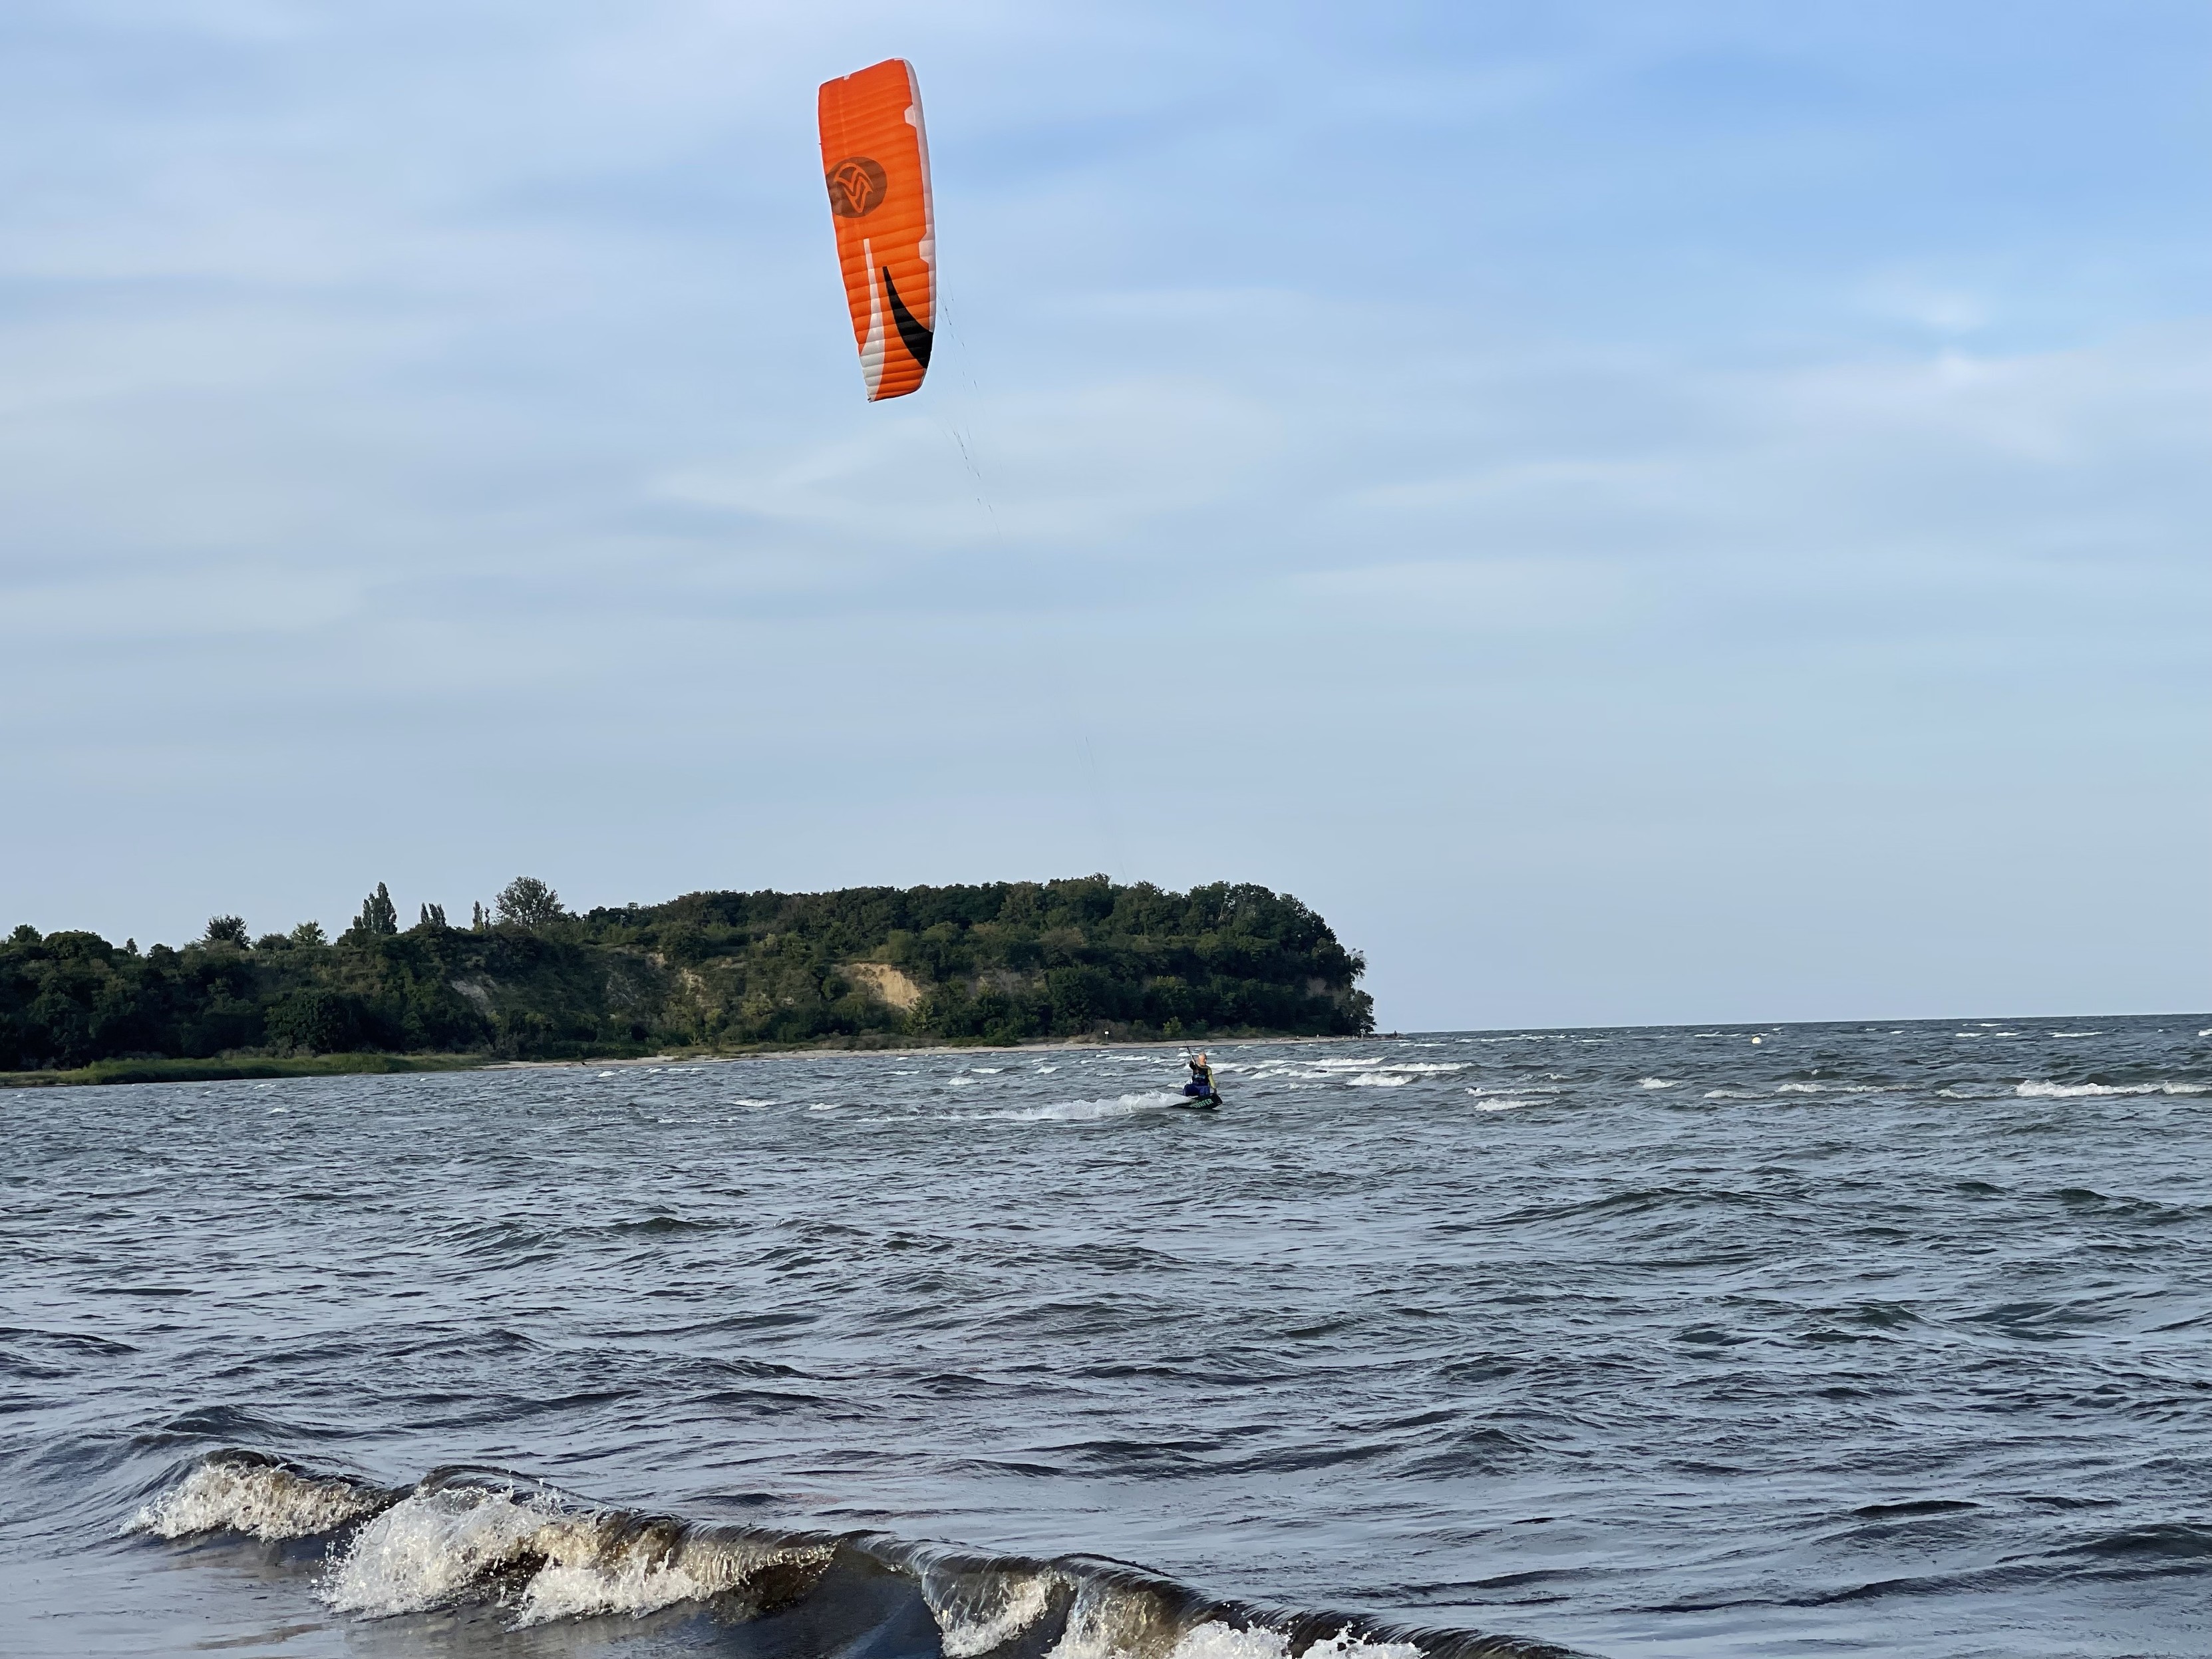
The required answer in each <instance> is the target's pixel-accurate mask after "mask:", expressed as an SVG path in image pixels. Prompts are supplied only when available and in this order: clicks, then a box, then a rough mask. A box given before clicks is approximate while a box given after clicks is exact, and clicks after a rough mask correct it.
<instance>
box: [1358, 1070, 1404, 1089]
mask: <svg viewBox="0 0 2212 1659" xmlns="http://www.w3.org/2000/svg"><path fill="white" fill-rule="evenodd" d="M1412 1081H1413V1079H1411V1078H1409V1077H1400V1076H1397V1075H1395V1074H1393V1073H1389V1072H1361V1073H1358V1074H1356V1075H1354V1076H1352V1077H1348V1078H1346V1079H1344V1085H1345V1087H1346V1088H1347V1089H1362V1088H1375V1089H1402V1088H1404V1087H1405V1086H1406V1085H1407V1084H1408V1083H1411V1082H1412Z"/></svg>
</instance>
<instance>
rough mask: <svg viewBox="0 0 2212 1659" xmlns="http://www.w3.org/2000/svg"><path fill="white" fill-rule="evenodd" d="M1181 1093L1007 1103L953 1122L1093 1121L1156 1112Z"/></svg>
mask: <svg viewBox="0 0 2212 1659" xmlns="http://www.w3.org/2000/svg"><path fill="white" fill-rule="evenodd" d="M1182 1098H1183V1097H1182V1096H1181V1095H1176V1094H1169V1093H1167V1092H1166V1091H1156V1092H1152V1093H1146V1094H1127V1095H1121V1096H1117V1097H1115V1098H1114V1099H1112V1100H1053V1101H1045V1102H1042V1103H1040V1104H1038V1105H1035V1106H1007V1107H1002V1108H1000V1109H999V1110H997V1111H988V1112H955V1113H952V1114H951V1117H950V1121H952V1122H955V1123H1096V1122H1097V1121H1100V1120H1101V1119H1103V1118H1114V1117H1127V1116H1128V1115H1130V1114H1132V1113H1134V1112H1150V1111H1158V1110H1160V1109H1164V1108H1165V1107H1169V1106H1173V1105H1175V1104H1176V1103H1178V1102H1180V1101H1181V1100H1182Z"/></svg>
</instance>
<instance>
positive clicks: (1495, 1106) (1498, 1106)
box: [1468, 1089, 1535, 1112]
mask: <svg viewBox="0 0 2212 1659" xmlns="http://www.w3.org/2000/svg"><path fill="white" fill-rule="evenodd" d="M1481 1092H1482V1091H1481V1090H1480V1089H1469V1090H1468V1093H1469V1094H1471V1095H1479V1094H1480V1093H1481ZM1534 1104H1535V1102H1534V1101H1533V1100H1521V1099H1517V1098H1516V1097H1514V1096H1512V1095H1492V1096H1491V1097H1488V1098H1487V1099H1484V1100H1478V1101H1476V1102H1475V1103H1474V1109H1475V1110H1476V1111H1478V1112H1510V1111H1512V1110H1513V1109H1516V1107H1521V1106H1534Z"/></svg>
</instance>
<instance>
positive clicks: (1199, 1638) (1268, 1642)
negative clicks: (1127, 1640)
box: [1168, 1620, 1421, 1659]
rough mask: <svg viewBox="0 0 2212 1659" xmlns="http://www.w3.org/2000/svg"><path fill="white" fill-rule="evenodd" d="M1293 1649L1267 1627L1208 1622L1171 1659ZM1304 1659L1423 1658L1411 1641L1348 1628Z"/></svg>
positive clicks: (1263, 1657) (1271, 1658)
mask: <svg viewBox="0 0 2212 1659" xmlns="http://www.w3.org/2000/svg"><path fill="white" fill-rule="evenodd" d="M1290 1650H1291V1639H1290V1638H1289V1637H1288V1636H1286V1635H1285V1634H1284V1633H1283V1632H1280V1631H1276V1630H1269V1629H1267V1627H1266V1626H1264V1625H1261V1626H1249V1627H1248V1628H1246V1629H1243V1630H1238V1629H1237V1628H1235V1627H1234V1626H1230V1625H1225V1624H1223V1623H1222V1622H1221V1621H1220V1620H1207V1621H1206V1623H1205V1624H1202V1625H1199V1626H1194V1628H1192V1629H1190V1630H1188V1631H1186V1632H1183V1634H1182V1637H1181V1638H1179V1639H1178V1640H1177V1641H1176V1644H1175V1646H1174V1647H1173V1648H1171V1649H1170V1650H1169V1652H1168V1659H1286V1656H1287V1655H1288V1654H1289V1653H1290ZM1302 1659H1421V1650H1420V1649H1419V1648H1418V1647H1416V1646H1415V1645H1414V1644H1413V1643H1411V1642H1370V1641H1369V1640H1368V1639H1367V1638H1364V1637H1361V1636H1354V1635H1353V1634H1352V1627H1351V1626H1348V1625H1347V1626H1345V1627H1344V1628H1343V1629H1342V1630H1340V1631H1339V1632H1337V1633H1336V1634H1335V1635H1334V1636H1327V1637H1323V1638H1322V1639H1321V1640H1320V1641H1318V1642H1316V1643H1314V1644H1311V1645H1310V1646H1309V1647H1308V1648H1307V1649H1306V1650H1305V1654H1304V1656H1302Z"/></svg>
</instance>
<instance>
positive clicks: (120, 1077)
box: [0, 1036, 1378, 1089]
mask: <svg viewBox="0 0 2212 1659" xmlns="http://www.w3.org/2000/svg"><path fill="white" fill-rule="evenodd" d="M1377 1040H1378V1039H1376V1038H1375V1037H1349V1036H1225V1037H1206V1038H1191V1037H1158V1038H1152V1037H1146V1038H1133V1039H1131V1040H1129V1041H1127V1042H1097V1041H1096V1040H1089V1041H1085V1040H1078V1039H1069V1040H1066V1041H1061V1042H1011V1043H1010V1042H938V1043H927V1044H921V1045H905V1046H902V1047H898V1048H858V1047H852V1046H846V1045H839V1046H836V1047H825V1046H823V1045H821V1044H817V1043H793V1044H791V1045H789V1046H788V1047H775V1048H746V1049H743V1050H739V1051H736V1052H727V1051H708V1052H701V1053H693V1054H621V1055H592V1054H586V1055H581V1056H579V1057H578V1058H576V1059H574V1060H500V1059H496V1058H495V1057H494V1056H492V1055H489V1054H377V1053H362V1054H300V1055H274V1054H239V1055H235V1056H232V1055H224V1056H219V1057H216V1058H212V1059H203V1060H192V1059H179V1060H96V1061H94V1063H93V1064H92V1065H89V1066H78V1067H76V1068H74V1069H72V1070H70V1071H53V1072H0V1089H78V1088H112V1087H118V1086H125V1085H136V1084H156V1083H246V1082H266V1081H273V1080H276V1079H284V1078H298V1077H380V1076H396V1075H398V1074H401V1073H423V1072H543V1071H573V1070H575V1069H577V1068H579V1067H583V1066H591V1067H594V1068H597V1069H599V1070H601V1071H612V1070H618V1069H623V1068H640V1067H646V1066H659V1067H663V1068H665V1067H668V1066H720V1065H730V1064H733V1063H735V1062H738V1061H740V1060H789V1059H792V1058H794V1057H796V1056H798V1055H801V1054H881V1055H884V1056H885V1057H887V1058H893V1059H914V1058H917V1057H919V1056H922V1055H927V1054H1066V1053H1069V1052H1070V1051H1072V1050H1086V1051H1096V1052H1101V1053H1103V1052H1105V1051H1107V1050H1109V1049H1115V1048H1136V1049H1151V1050H1157V1049H1188V1048H1197V1047H1201V1046H1205V1045H1206V1044H1209V1043H1210V1044H1212V1045H1213V1046H1216V1047H1221V1048H1226V1047H1228V1046H1230V1045H1231V1044H1233V1043H1241V1044H1248V1045H1249V1044H1255V1043H1285V1042H1375V1041H1377Z"/></svg>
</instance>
